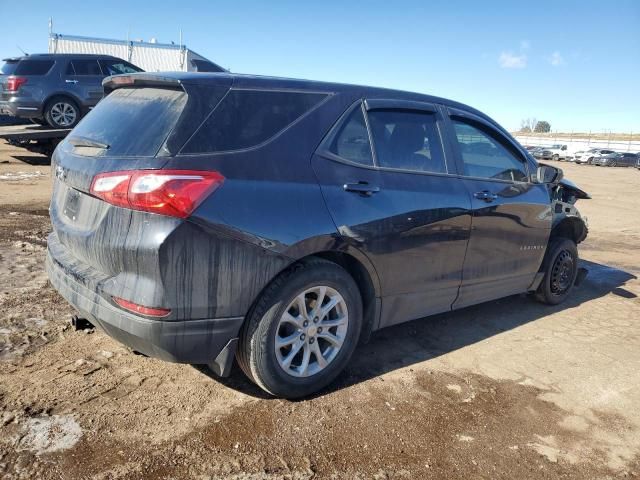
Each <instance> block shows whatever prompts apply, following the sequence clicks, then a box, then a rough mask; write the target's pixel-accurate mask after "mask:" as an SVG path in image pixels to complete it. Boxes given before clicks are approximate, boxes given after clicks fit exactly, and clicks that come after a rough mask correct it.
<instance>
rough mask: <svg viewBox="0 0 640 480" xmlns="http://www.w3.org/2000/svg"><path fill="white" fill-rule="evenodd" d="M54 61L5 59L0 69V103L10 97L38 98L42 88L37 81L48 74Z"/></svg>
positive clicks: (44, 59) (43, 59)
mask: <svg viewBox="0 0 640 480" xmlns="http://www.w3.org/2000/svg"><path fill="white" fill-rule="evenodd" d="M54 65H55V60H53V59H46V58H33V59H31V58H26V59H13V58H7V59H5V60H4V64H3V65H2V67H0V73H1V74H0V101H7V100H9V99H10V98H11V97H14V96H20V97H34V98H37V97H39V96H40V93H41V90H42V86H41V85H40V82H39V80H40V79H41V78H42V77H43V76H44V75H46V74H47V73H49V71H51V69H52V68H53V66H54Z"/></svg>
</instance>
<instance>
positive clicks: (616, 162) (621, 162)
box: [592, 152, 638, 167]
mask: <svg viewBox="0 0 640 480" xmlns="http://www.w3.org/2000/svg"><path fill="white" fill-rule="evenodd" d="M592 163H593V164H594V165H601V166H603V167H635V166H636V164H637V163H638V154H636V153H629V152H627V153H618V152H612V153H608V154H602V155H598V156H596V157H594V158H593V161H592Z"/></svg>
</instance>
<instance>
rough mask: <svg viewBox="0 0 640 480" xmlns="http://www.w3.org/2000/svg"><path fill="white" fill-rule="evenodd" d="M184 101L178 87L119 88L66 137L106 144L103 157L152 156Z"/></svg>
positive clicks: (161, 142)
mask: <svg viewBox="0 0 640 480" xmlns="http://www.w3.org/2000/svg"><path fill="white" fill-rule="evenodd" d="M186 101H187V94H186V93H185V92H183V91H180V90H169V89H163V88H120V89H117V90H115V91H113V92H112V93H111V94H109V95H108V96H107V97H106V98H105V99H104V100H102V101H101V102H100V103H98V105H97V106H96V107H95V108H94V109H93V110H92V111H91V112H90V113H89V114H88V115H87V116H86V117H85V118H84V119H83V120H82V121H81V122H80V123H79V124H78V126H77V127H76V128H75V129H74V130H73V132H72V133H71V135H70V137H72V138H73V137H81V138H86V139H89V140H93V141H95V142H99V143H103V144H107V145H109V148H108V149H106V150H105V151H104V152H102V155H103V156H127V157H131V156H133V157H142V156H155V155H156V154H157V153H158V151H159V150H160V148H161V147H162V145H163V143H164V142H165V140H166V139H167V137H168V135H169V133H171V131H172V129H173V128H174V127H175V125H176V123H177V122H178V119H179V118H180V114H181V113H182V111H183V109H184V106H185V104H186Z"/></svg>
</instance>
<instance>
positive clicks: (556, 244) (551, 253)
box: [536, 238, 579, 305]
mask: <svg viewBox="0 0 640 480" xmlns="http://www.w3.org/2000/svg"><path fill="white" fill-rule="evenodd" d="M578 261H579V257H578V247H577V246H576V244H575V242H574V241H573V240H570V239H568V238H555V239H553V240H551V243H550V244H549V248H548V249H547V253H546V254H545V257H544V260H543V263H542V268H543V271H544V272H545V274H544V278H543V279H542V282H541V283H540V286H539V287H538V290H536V300H538V301H539V302H542V303H546V304H547V305H558V304H559V303H562V302H564V301H565V300H566V299H567V297H568V296H569V294H570V293H571V290H573V285H574V283H575V281H576V276H577V275H578Z"/></svg>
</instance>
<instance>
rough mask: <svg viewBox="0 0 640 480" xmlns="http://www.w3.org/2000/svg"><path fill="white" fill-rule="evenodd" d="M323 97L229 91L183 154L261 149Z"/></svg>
mask: <svg viewBox="0 0 640 480" xmlns="http://www.w3.org/2000/svg"><path fill="white" fill-rule="evenodd" d="M326 96H327V95H326V94H323V93H301V92H281V91H257V90H231V91H230V92H229V93H228V94H227V96H226V97H225V98H224V99H223V100H222V102H221V103H220V105H218V107H217V108H216V109H215V110H214V112H213V113H212V114H211V116H209V118H208V119H207V120H206V121H205V123H204V124H203V125H202V126H201V127H200V129H199V130H198V131H197V132H196V134H195V135H194V137H193V138H192V139H191V140H190V141H189V143H187V145H185V147H184V148H183V150H182V153H212V152H227V151H233V150H242V149H246V148H250V147H255V146H257V145H260V144H262V143H264V142H266V141H267V140H269V139H271V138H273V137H274V136H275V135H277V134H278V133H280V132H281V131H283V130H284V129H285V128H287V127H288V126H289V125H291V124H292V123H293V122H295V121H296V120H298V119H299V118H300V117H301V116H302V115H304V114H305V113H307V112H308V111H309V110H311V109H312V108H313V107H315V106H316V105H318V104H319V103H320V102H321V101H322V100H323V99H324V98H326Z"/></svg>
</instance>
